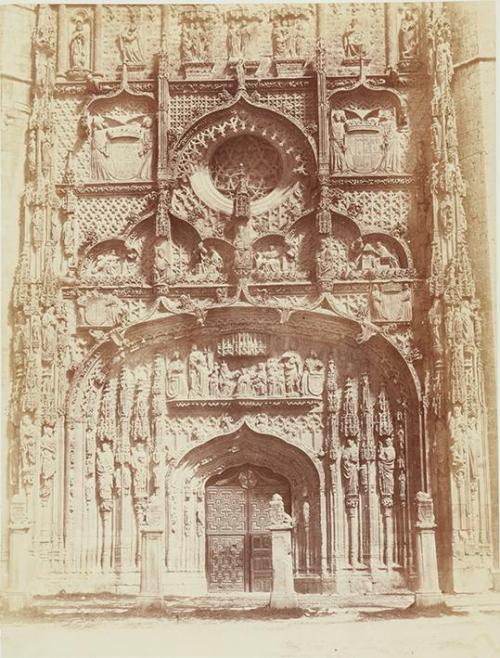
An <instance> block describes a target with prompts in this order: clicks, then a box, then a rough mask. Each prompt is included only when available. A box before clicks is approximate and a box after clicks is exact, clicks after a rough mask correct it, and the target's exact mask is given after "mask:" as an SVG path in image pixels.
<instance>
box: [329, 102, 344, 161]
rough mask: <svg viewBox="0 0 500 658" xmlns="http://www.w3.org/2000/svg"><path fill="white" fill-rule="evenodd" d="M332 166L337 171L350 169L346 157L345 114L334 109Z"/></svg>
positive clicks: (332, 118) (332, 116) (332, 119)
mask: <svg viewBox="0 0 500 658" xmlns="http://www.w3.org/2000/svg"><path fill="white" fill-rule="evenodd" d="M331 130H332V145H331V166H332V169H333V171H334V172H335V173H338V172H342V171H346V170H347V169H348V166H347V161H346V157H345V151H346V145H345V114H344V112H342V111H334V112H332V114H331Z"/></svg>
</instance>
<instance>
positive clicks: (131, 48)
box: [119, 20, 144, 64]
mask: <svg viewBox="0 0 500 658" xmlns="http://www.w3.org/2000/svg"><path fill="white" fill-rule="evenodd" d="M119 45H120V52H121V55H122V63H123V64H143V63H144V56H143V54H142V49H141V44H140V41H139V31H138V28H137V25H136V22H135V21H134V20H133V21H131V22H130V24H129V26H128V27H126V28H125V29H124V30H123V32H122V33H121V34H120V36H119Z"/></svg>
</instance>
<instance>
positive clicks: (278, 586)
mask: <svg viewBox="0 0 500 658" xmlns="http://www.w3.org/2000/svg"><path fill="white" fill-rule="evenodd" d="M269 530H270V531H271V546H272V563H273V584H272V589H271V598H270V601H269V605H270V607H271V608H281V609H282V608H296V607H297V606H298V601H297V593H296V592H295V587H294V583H293V560H292V528H291V527H290V526H283V525H282V526H271V527H270V528H269Z"/></svg>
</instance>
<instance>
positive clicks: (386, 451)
mask: <svg viewBox="0 0 500 658" xmlns="http://www.w3.org/2000/svg"><path fill="white" fill-rule="evenodd" d="M395 461H396V450H395V449H394V442H393V438H392V436H384V437H381V439H380V442H379V447H378V454H377V467H378V484H379V491H380V495H381V496H382V497H383V498H392V496H393V495H394V464H395Z"/></svg>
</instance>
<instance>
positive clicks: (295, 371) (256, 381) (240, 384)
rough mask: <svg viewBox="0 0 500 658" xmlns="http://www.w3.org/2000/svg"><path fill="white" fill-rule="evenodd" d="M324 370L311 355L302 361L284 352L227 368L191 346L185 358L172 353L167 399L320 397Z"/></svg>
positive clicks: (321, 364) (168, 369)
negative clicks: (258, 361) (262, 359)
mask: <svg viewBox="0 0 500 658" xmlns="http://www.w3.org/2000/svg"><path fill="white" fill-rule="evenodd" d="M324 378H325V369H324V365H323V362H322V360H321V359H319V358H318V356H317V355H316V353H315V352H311V353H310V354H309V356H308V357H307V358H305V359H302V357H301V356H300V354H299V353H298V352H293V351H288V352H285V353H284V354H283V355H282V356H281V357H269V358H268V359H267V360H266V361H265V362H260V363H258V364H253V365H242V366H240V367H238V368H230V367H229V365H228V363H227V362H226V361H222V362H220V361H216V360H215V358H214V355H213V352H212V351H211V350H210V349H208V348H204V349H200V348H198V346H197V345H193V347H192V348H191V351H190V352H189V354H188V356H187V359H185V360H183V359H182V358H181V357H180V354H179V352H174V353H173V355H172V358H171V359H170V360H169V361H168V363H167V396H168V397H169V398H170V399H188V398H190V399H207V398H214V399H226V398H232V397H235V398H254V397H269V398H281V397H301V396H304V397H320V396H321V395H322V392H323V386H324Z"/></svg>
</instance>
